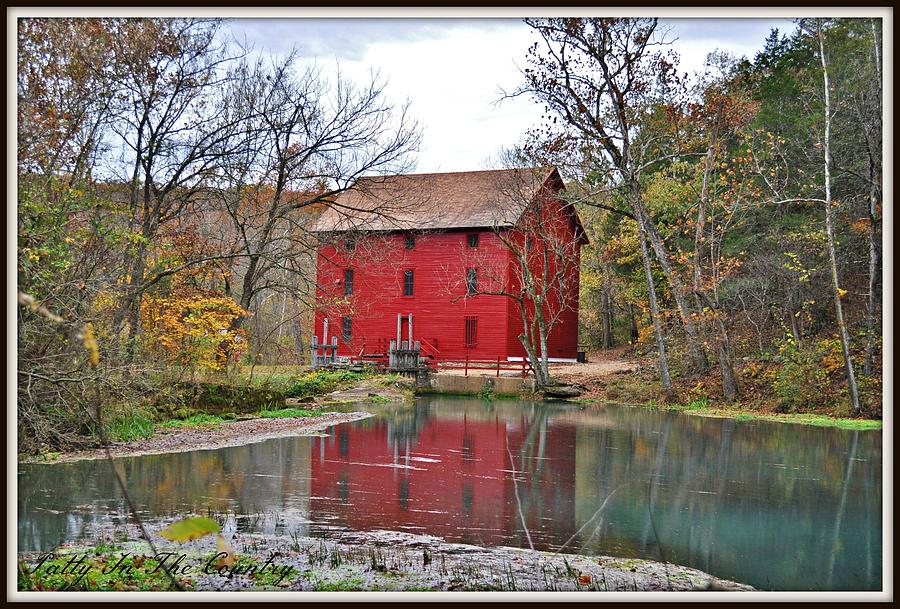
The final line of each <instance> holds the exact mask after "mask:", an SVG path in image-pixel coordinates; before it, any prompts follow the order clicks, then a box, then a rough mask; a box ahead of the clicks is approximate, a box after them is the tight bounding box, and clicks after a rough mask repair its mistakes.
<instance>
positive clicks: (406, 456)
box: [18, 398, 882, 590]
mask: <svg viewBox="0 0 900 609" xmlns="http://www.w3.org/2000/svg"><path fill="white" fill-rule="evenodd" d="M367 408H369V406H367ZM373 408H374V409H375V410H373V412H376V416H374V417H372V418H369V419H364V420H360V421H356V422H354V423H348V424H342V425H338V426H336V427H333V428H331V429H329V430H328V432H326V433H325V434H323V435H322V436H315V437H309V436H301V437H289V438H278V439H273V440H267V441H263V442H258V443H255V444H249V445H246V446H239V447H233V448H223V449H217V450H198V451H193V452H187V453H175V454H166V455H148V456H141V457H127V458H121V459H117V462H118V463H119V465H120V467H121V468H122V469H121V471H122V472H123V473H124V474H125V476H126V478H127V480H128V485H129V489H130V492H131V494H132V498H133V499H134V500H135V501H136V502H137V504H138V506H139V508H140V510H141V515H142V517H143V518H145V519H146V520H147V521H149V522H151V523H152V522H153V521H154V520H158V521H160V522H161V521H162V520H164V519H167V518H170V517H171V516H173V515H180V514H185V513H195V514H204V515H205V514H207V513H210V512H214V513H218V514H223V513H227V514H231V515H232V517H231V518H232V520H231V522H233V524H234V526H236V528H237V530H238V531H252V532H266V533H278V534H285V535H294V536H296V535H302V536H306V535H311V536H335V535H339V534H340V531H343V530H348V529H350V530H376V529H389V530H399V531H407V532H411V533H422V534H429V535H436V536H440V537H443V538H445V539H446V540H447V541H451V542H462V543H473V544H479V545H506V546H517V547H526V548H527V547H529V545H531V546H533V547H534V548H535V549H541V550H558V549H560V548H562V551H564V552H571V553H583V554H606V555H613V556H622V557H628V558H634V557H637V558H649V559H654V560H660V559H662V560H665V561H668V562H673V563H679V564H682V565H687V566H691V567H695V568H698V569H702V570H704V571H707V572H709V573H712V574H714V575H717V576H719V577H722V578H727V579H733V580H736V581H740V582H743V583H748V584H751V585H753V586H755V587H757V588H760V589H765V590H869V589H874V590H879V589H881V586H882V433H881V432H880V431H878V432H873V431H845V430H839V429H830V428H817V427H809V426H801V425H788V424H779V423H767V422H741V421H734V420H729V419H714V418H705V417H696V416H687V415H683V414H678V413H674V412H665V411H658V410H650V409H643V408H630V407H624V406H621V407H618V406H616V407H614V406H610V407H604V408H598V409H582V408H579V407H577V406H572V405H564V404H561V403H548V402H543V403H542V402H525V401H507V400H500V401H483V400H477V399H461V398H418V399H417V400H416V404H415V406H399V405H380V406H376V407H373ZM353 409H357V410H358V409H359V406H358V405H355V406H353ZM127 518H128V511H127V508H126V506H125V505H124V500H123V499H122V497H121V496H120V494H119V493H118V491H117V488H116V484H115V481H114V479H113V477H112V476H111V475H110V471H109V465H108V464H107V463H106V462H104V461H81V462H76V463H59V464H20V465H19V467H18V527H19V528H18V547H19V550H20V551H33V550H49V549H52V548H54V547H56V545H58V544H59V543H60V542H63V541H69V540H77V539H80V538H84V537H87V538H90V537H91V535H92V534H93V533H94V532H95V531H96V528H97V526H98V525H101V524H108V523H110V522H114V523H118V522H123V521H125V520H127Z"/></svg>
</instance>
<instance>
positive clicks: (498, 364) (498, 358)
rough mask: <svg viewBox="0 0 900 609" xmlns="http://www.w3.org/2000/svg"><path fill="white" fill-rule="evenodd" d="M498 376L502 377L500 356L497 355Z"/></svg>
mask: <svg viewBox="0 0 900 609" xmlns="http://www.w3.org/2000/svg"><path fill="white" fill-rule="evenodd" d="M497 378H500V356H499V355H498V356H497Z"/></svg>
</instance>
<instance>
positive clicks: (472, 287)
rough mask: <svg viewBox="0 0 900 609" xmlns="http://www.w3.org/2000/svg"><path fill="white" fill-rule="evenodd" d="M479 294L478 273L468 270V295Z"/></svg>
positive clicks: (474, 270)
mask: <svg viewBox="0 0 900 609" xmlns="http://www.w3.org/2000/svg"><path fill="white" fill-rule="evenodd" d="M477 293H478V271H477V270H476V269H466V295H467V296H474V295H475V294H477Z"/></svg>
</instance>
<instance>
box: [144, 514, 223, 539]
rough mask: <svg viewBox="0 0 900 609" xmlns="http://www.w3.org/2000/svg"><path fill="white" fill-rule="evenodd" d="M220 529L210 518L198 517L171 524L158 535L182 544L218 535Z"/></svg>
mask: <svg viewBox="0 0 900 609" xmlns="http://www.w3.org/2000/svg"><path fill="white" fill-rule="evenodd" d="M220 529H221V527H220V526H219V523H218V522H216V521H215V520H213V519H212V518H203V517H200V516H198V517H196V518H185V519H184V520H178V521H176V522H173V523H172V524H170V525H169V526H167V527H166V528H164V529H163V530H162V531H160V532H159V534H160V535H162V536H163V537H165V538H166V539H168V540H169V541H177V542H179V543H182V542H185V541H192V540H194V539H200V538H201V537H206V536H207V535H211V534H212V533H218V532H219V530H220ZM220 538H221V536H220Z"/></svg>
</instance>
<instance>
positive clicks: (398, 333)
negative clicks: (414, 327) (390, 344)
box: [397, 313, 403, 348]
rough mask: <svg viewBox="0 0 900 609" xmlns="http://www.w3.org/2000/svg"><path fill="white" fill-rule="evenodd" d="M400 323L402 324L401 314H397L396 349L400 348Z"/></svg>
mask: <svg viewBox="0 0 900 609" xmlns="http://www.w3.org/2000/svg"><path fill="white" fill-rule="evenodd" d="M402 323H403V314H402V313H397V347H398V348H399V347H400V340H401V338H402V337H401V334H402V332H401V330H400V324H402Z"/></svg>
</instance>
